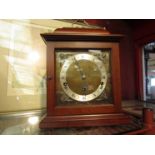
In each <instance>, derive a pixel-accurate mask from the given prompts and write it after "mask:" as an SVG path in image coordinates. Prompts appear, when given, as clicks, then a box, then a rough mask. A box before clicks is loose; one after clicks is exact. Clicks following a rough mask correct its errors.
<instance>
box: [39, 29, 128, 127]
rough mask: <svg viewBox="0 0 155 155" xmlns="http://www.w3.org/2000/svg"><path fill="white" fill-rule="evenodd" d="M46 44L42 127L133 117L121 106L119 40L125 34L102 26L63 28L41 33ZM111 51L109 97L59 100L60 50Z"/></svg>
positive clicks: (94, 123) (125, 120)
mask: <svg viewBox="0 0 155 155" xmlns="http://www.w3.org/2000/svg"><path fill="white" fill-rule="evenodd" d="M41 36H42V38H43V39H44V41H45V43H46V45H47V115H46V116H45V117H44V118H43V120H42V121H41V122H40V128H57V127H81V126H102V125H114V124H124V123H129V121H130V118H129V116H128V115H126V114H124V113H123V112H122V109H121V82H120V63H119V41H120V39H121V38H122V35H111V34H109V33H106V32H105V31H103V30H96V31H95V30H92V31H91V29H89V30H87V29H86V31H85V30H83V29H71V30H68V29H67V31H66V30H65V29H60V31H55V32H54V33H51V34H41ZM80 50H82V51H85V53H87V52H88V51H89V50H101V51H105V50H106V51H108V52H109V53H110V54H109V55H110V56H109V68H110V78H109V81H110V82H109V84H111V89H110V90H111V92H110V96H111V97H109V98H108V100H104V99H103V100H102V101H100V104H98V103H97V100H96V99H94V100H92V101H89V102H88V103H87V102H80V101H79V102H77V101H76V102H75V100H70V102H69V104H67V103H66V104H59V100H58V99H59V98H60V97H58V93H57V92H59V91H58V90H57V89H58V86H57V83H58V81H59V78H58V73H57V70H58V69H57V58H56V57H57V51H65V52H67V51H72V52H73V53H74V52H75V51H80Z"/></svg>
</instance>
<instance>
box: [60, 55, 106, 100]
mask: <svg viewBox="0 0 155 155" xmlns="http://www.w3.org/2000/svg"><path fill="white" fill-rule="evenodd" d="M103 77H104V78H103ZM94 79H95V80H94ZM106 82H107V74H106V70H105V67H104V64H103V63H102V61H101V60H99V59H98V58H97V57H95V56H93V55H91V54H85V53H81V54H76V55H74V56H70V57H69V58H68V59H66V60H65V62H64V64H63V66H62V68H61V71H60V83H61V86H62V88H63V91H64V92H65V93H66V95H68V96H69V97H70V98H72V99H73V100H76V101H81V102H86V101H91V100H93V99H95V98H97V97H98V96H99V95H101V93H102V92H103V91H104V88H105V86H106Z"/></svg>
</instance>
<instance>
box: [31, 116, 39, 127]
mask: <svg viewBox="0 0 155 155" xmlns="http://www.w3.org/2000/svg"><path fill="white" fill-rule="evenodd" d="M38 122H39V117H38V116H32V117H29V118H28V123H29V124H31V125H36V124H38Z"/></svg>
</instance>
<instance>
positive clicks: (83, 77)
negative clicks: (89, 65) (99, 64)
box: [74, 57, 86, 80]
mask: <svg viewBox="0 0 155 155" xmlns="http://www.w3.org/2000/svg"><path fill="white" fill-rule="evenodd" d="M74 60H75V64H76V65H77V66H78V68H79V72H80V75H81V79H82V80H85V79H86V75H85V74H84V72H83V70H82V68H81V67H80V65H79V62H78V61H77V60H76V58H75V57H74Z"/></svg>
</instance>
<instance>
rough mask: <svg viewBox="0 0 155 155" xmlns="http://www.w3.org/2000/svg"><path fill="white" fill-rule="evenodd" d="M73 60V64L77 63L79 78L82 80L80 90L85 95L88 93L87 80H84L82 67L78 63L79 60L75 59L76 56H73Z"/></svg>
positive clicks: (84, 75)
mask: <svg viewBox="0 0 155 155" xmlns="http://www.w3.org/2000/svg"><path fill="white" fill-rule="evenodd" d="M74 61H75V64H76V65H77V67H78V69H79V72H80V75H81V79H82V80H84V82H83V86H82V91H83V92H84V94H85V96H86V95H87V94H88V82H87V80H86V74H85V73H84V72H83V69H82V68H81V66H80V65H79V62H78V61H77V60H76V58H75V57H74Z"/></svg>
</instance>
